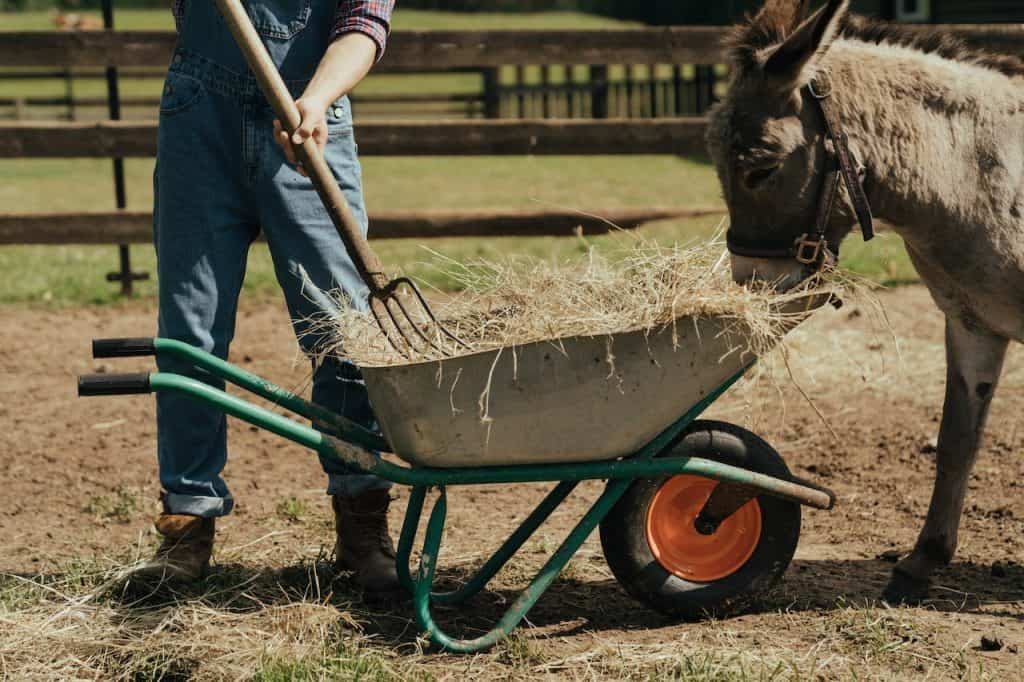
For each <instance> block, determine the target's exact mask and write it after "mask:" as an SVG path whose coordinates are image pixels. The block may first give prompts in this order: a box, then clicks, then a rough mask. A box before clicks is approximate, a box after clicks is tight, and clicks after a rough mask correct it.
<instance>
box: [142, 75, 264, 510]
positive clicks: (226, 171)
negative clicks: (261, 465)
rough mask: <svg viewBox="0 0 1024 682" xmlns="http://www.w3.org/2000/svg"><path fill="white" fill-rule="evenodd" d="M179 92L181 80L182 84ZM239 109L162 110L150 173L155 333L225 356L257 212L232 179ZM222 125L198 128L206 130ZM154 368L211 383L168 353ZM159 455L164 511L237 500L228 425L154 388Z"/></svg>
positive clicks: (225, 506)
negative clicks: (230, 482) (229, 468)
mask: <svg viewBox="0 0 1024 682" xmlns="http://www.w3.org/2000/svg"><path fill="white" fill-rule="evenodd" d="M179 85H181V86H182V87H181V88H180V89H182V90H183V89H184V85H182V84H180V83H179ZM237 109H238V107H237V105H234V104H233V103H231V102H223V101H221V100H220V99H219V98H218V97H216V96H215V95H214V94H213V93H206V94H204V95H202V96H200V97H198V98H196V100H195V102H194V103H193V104H192V105H191V106H189V107H188V108H187V109H184V110H181V111H176V112H175V113H174V114H173V115H170V114H168V115H163V114H162V115H161V121H160V133H159V134H160V155H159V158H158V167H157V173H156V174H155V176H154V184H155V188H154V189H155V196H156V201H155V206H154V240H155V245H156V251H157V268H158V275H159V284H160V315H159V334H160V336H162V337H166V338H170V339H176V340H178V341H183V342H185V343H189V344H192V345H194V346H196V347H198V348H201V349H203V350H205V351H207V352H210V353H213V354H215V355H217V356H218V357H220V358H226V357H227V354H228V347H229V345H230V343H231V339H232V337H233V336H234V329H235V315H236V311H237V305H238V295H239V291H240V290H241V287H242V280H243V278H244V275H245V266H246V257H247V253H248V249H249V245H250V244H251V242H252V241H253V239H254V238H255V236H256V226H255V225H256V223H255V216H247V213H248V212H247V208H246V202H245V198H244V195H243V193H242V191H241V188H240V186H238V183H237V180H236V179H235V177H234V169H233V168H232V167H231V166H232V164H231V163H225V161H224V159H225V158H228V159H230V158H231V156H232V150H234V149H237V148H239V147H240V146H241V143H240V140H239V139H236V138H240V132H241V131H240V130H239V126H238V125H237V118H238V117H237V113H236V112H237ZM211 127H212V128H213V129H215V130H221V131H224V132H223V133H221V134H219V135H217V136H211V135H208V134H205V133H204V131H207V130H209V129H210V128H211ZM157 365H158V367H159V369H160V371H161V372H174V373H177V374H183V375H185V376H190V377H193V378H195V379H198V380H200V381H205V382H206V383H208V384H210V385H212V386H214V387H216V388H223V386H224V382H223V381H219V380H215V379H214V378H213V377H211V376H209V375H208V374H206V373H204V372H201V371H198V370H196V369H195V368H193V367H192V366H191V365H189V364H187V363H184V362H181V361H179V360H176V359H174V358H168V357H163V356H161V357H159V358H158V360H157ZM156 403H157V454H158V460H159V465H160V483H161V485H162V486H163V488H164V491H165V493H166V494H165V496H164V508H165V511H167V512H169V513H173V514H190V515H194V516H202V517H216V516H223V515H226V514H228V513H230V511H231V509H232V507H233V506H234V501H233V499H232V497H231V493H230V492H229V490H228V487H227V485H226V484H225V482H224V480H223V478H222V477H221V471H222V470H223V469H224V465H225V463H226V461H227V423H226V419H225V417H224V414H223V413H222V412H220V411H219V410H217V409H215V408H213V407H211V406H208V405H205V404H203V403H200V402H197V401H195V400H192V399H190V398H187V397H185V396H180V395H176V394H172V393H164V392H160V393H158V394H157V398H156Z"/></svg>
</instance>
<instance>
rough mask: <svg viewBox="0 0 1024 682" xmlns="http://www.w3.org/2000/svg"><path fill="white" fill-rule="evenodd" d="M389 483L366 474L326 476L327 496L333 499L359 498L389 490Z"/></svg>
mask: <svg viewBox="0 0 1024 682" xmlns="http://www.w3.org/2000/svg"><path fill="white" fill-rule="evenodd" d="M390 489H391V481H386V480H384V479H383V478H379V477H377V476H371V475H368V474H328V475H327V494H328V495H332V496H335V497H359V496H360V495H362V494H364V493H368V492H372V491H375V490H390Z"/></svg>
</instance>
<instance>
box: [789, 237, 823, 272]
mask: <svg viewBox="0 0 1024 682" xmlns="http://www.w3.org/2000/svg"><path fill="white" fill-rule="evenodd" d="M793 250H794V253H793V257H794V258H796V262H798V263H800V264H801V265H820V264H821V263H822V256H823V255H824V254H825V252H826V251H827V250H828V241H827V240H826V239H825V238H824V237H821V236H817V237H812V236H811V235H809V234H806V233H805V234H802V235H800V236H799V237H797V239H796V241H795V242H793Z"/></svg>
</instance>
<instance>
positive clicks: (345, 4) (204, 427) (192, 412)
mask: <svg viewBox="0 0 1024 682" xmlns="http://www.w3.org/2000/svg"><path fill="white" fill-rule="evenodd" d="M245 5H246V9H247V10H248V12H249V16H250V17H251V18H252V20H253V24H254V25H255V27H256V30H257V31H258V32H259V34H260V36H261V37H262V39H263V42H264V44H265V45H266V47H267V49H268V51H269V52H270V55H271V57H272V59H273V60H274V62H275V64H276V65H277V67H278V69H279V70H280V71H281V75H282V77H283V78H284V80H285V82H286V83H287V85H288V87H289V88H290V89H291V91H292V95H293V96H295V97H298V98H299V99H298V102H297V103H298V108H299V111H300V113H301V114H302V125H301V127H300V128H299V130H298V131H296V132H295V134H294V138H293V139H289V135H288V133H287V132H284V131H282V130H281V126H280V123H279V122H277V121H275V120H274V116H273V114H272V112H271V110H270V107H269V105H268V104H267V102H266V100H265V98H264V97H263V96H262V95H261V93H260V91H259V88H258V86H257V84H256V81H255V79H254V77H253V76H252V75H251V74H250V73H249V70H248V68H247V66H246V63H245V59H244V58H243V56H242V53H241V51H240V50H239V48H238V47H237V45H236V44H235V42H234V40H233V39H232V37H231V34H230V33H229V31H228V29H227V27H226V26H225V24H224V21H223V20H222V19H221V17H220V16H219V14H218V12H217V9H216V6H215V4H214V2H213V0H175V3H174V16H175V21H176V24H177V28H178V43H177V46H176V48H175V51H174V56H173V59H172V63H171V67H170V71H169V73H168V76H167V81H166V84H165V86H164V92H163V97H162V100H161V106H160V129H159V145H158V152H157V170H156V173H155V176H154V183H155V207H154V215H155V220H154V233H155V244H156V250H157V259H158V271H159V280H160V316H159V332H160V335H161V336H163V337H167V338H172V339H178V340H181V341H185V342H187V343H190V344H193V345H195V346H198V347H200V348H202V349H204V350H206V351H209V352H213V353H215V354H217V355H218V356H220V357H222V358H223V357H226V356H227V354H228V347H229V345H230V343H231V339H232V336H233V334H234V327H235V315H236V310H237V303H238V295H239V291H240V289H241V286H242V280H243V278H244V275H245V266H246V254H247V252H248V249H249V246H250V244H251V243H252V241H253V240H254V239H255V238H256V236H257V234H258V233H259V231H260V230H261V229H262V231H263V233H264V234H265V236H266V239H267V242H268V243H269V246H270V252H271V255H272V257H273V260H274V266H275V270H276V272H277V277H278V280H279V282H280V284H281V288H282V289H283V290H284V295H285V301H286V303H287V305H288V310H289V312H290V314H291V317H292V319H293V320H295V322H294V327H295V333H296V335H297V337H298V339H299V343H300V345H301V346H302V348H303V350H305V351H306V352H307V353H309V354H310V355H312V354H313V352H314V351H315V349H316V347H317V346H318V341H319V340H318V339H317V338H316V336H315V335H312V336H311V335H310V334H309V329H308V328H307V326H306V325H305V324H304V323H303V322H302V320H308V319H310V318H311V317H315V316H316V315H317V314H319V313H321V312H322V309H323V305H317V304H315V303H314V302H313V300H314V299H315V296H311V295H310V293H309V292H308V291H304V290H303V286H302V285H303V280H302V277H301V276H300V272H303V271H304V272H305V273H308V276H309V277H310V278H311V280H312V283H313V284H314V285H316V287H318V288H319V289H322V290H335V289H341V290H342V291H343V292H344V293H345V294H346V295H347V296H348V297H349V299H351V300H352V301H354V305H356V306H360V307H362V306H365V305H366V295H367V291H366V288H365V286H364V285H363V283H362V281H361V280H360V279H359V276H358V274H357V273H356V270H355V268H354V266H353V264H352V262H351V261H350V260H349V258H348V256H347V254H346V252H345V248H344V246H343V245H342V242H341V239H340V237H339V236H338V234H337V232H336V230H335V228H334V226H333V225H332V223H331V221H330V218H329V217H328V215H327V213H326V211H325V209H324V208H323V205H322V204H321V202H320V200H319V198H318V197H317V195H316V193H315V190H314V189H313V186H312V183H311V182H310V181H309V180H308V179H307V178H306V177H305V176H304V173H303V171H302V169H301V168H298V167H296V166H295V156H294V152H293V149H292V146H291V145H292V143H295V144H301V143H302V142H304V141H305V140H306V139H308V138H310V137H312V138H313V139H315V140H316V141H317V142H318V143H319V145H320V148H321V150H322V151H323V152H324V155H325V157H326V160H327V163H328V165H329V166H330V168H331V170H332V171H333V173H334V175H335V178H336V179H337V181H338V183H339V184H340V186H341V188H342V189H343V190H344V193H345V196H346V197H347V199H348V201H349V203H350V204H351V206H352V209H353V211H354V213H355V214H356V216H357V217H358V218H359V219H360V220H361V221H362V223H363V226H364V230H365V229H366V210H365V206H364V202H363V194H362V184H361V182H362V181H361V176H360V166H359V160H358V157H357V154H356V146H355V141H354V138H353V133H352V113H351V108H350V106H349V102H348V98H347V97H346V95H347V93H348V92H350V91H351V90H352V88H354V87H355V86H356V85H357V84H358V83H359V82H360V81H361V80H362V79H363V78H364V77H365V76H366V74H367V73H368V72H369V70H370V68H371V67H372V65H373V64H374V63H375V61H376V60H377V59H379V58H380V56H381V54H382V53H383V51H384V47H385V41H386V39H387V35H388V32H389V28H390V18H391V12H392V10H393V8H394V0H247V2H246V3H245ZM324 305H326V303H325V304H324ZM159 367H160V370H161V371H165V372H176V373H179V374H186V375H190V376H194V377H196V378H198V379H200V380H202V381H206V382H208V383H210V384H211V385H214V386H220V385H222V383H223V382H218V381H215V380H214V379H212V378H211V377H210V376H208V375H205V374H203V373H202V372H197V371H196V370H195V369H193V368H192V367H189V366H188V365H187V364H184V363H182V362H181V361H177V360H174V359H161V360H160V362H159ZM313 400H314V402H316V403H319V404H320V405H323V406H325V407H327V408H329V409H332V410H335V411H337V412H338V413H340V414H343V415H345V416H346V417H348V418H350V419H352V420H354V421H357V422H359V423H361V424H363V425H365V426H372V425H373V422H374V417H373V413H372V411H371V409H370V406H369V401H368V399H367V395H366V389H365V386H364V385H363V383H362V380H361V377H360V374H359V371H358V369H356V368H355V367H354V366H351V365H345V364H342V363H340V362H337V361H331V360H327V361H324V362H322V363H320V364H319V365H318V366H315V367H314V376H313ZM157 426H158V459H159V466H160V483H161V485H162V487H163V490H164V492H163V496H162V499H163V513H162V514H161V515H160V517H159V518H158V519H157V521H156V529H157V531H158V532H159V533H160V534H161V535H162V536H163V543H162V544H161V546H160V548H159V550H158V551H157V555H156V557H155V558H154V560H153V561H152V562H150V563H149V564H147V565H146V566H145V567H143V569H142V570H141V573H142V574H146V575H150V576H157V577H160V578H175V579H197V578H199V577H201V576H202V575H203V573H204V571H205V570H206V568H207V566H208V565H209V561H210V554H211V552H212V549H213V539H214V524H215V519H216V518H217V517H220V516H224V515H226V514H228V513H230V512H231V508H232V506H233V498H232V496H231V494H230V493H229V491H228V487H227V484H226V483H225V482H224V480H223V479H222V478H221V471H222V470H223V468H224V465H225V463H226V461H227V442H226V421H225V418H224V415H223V414H222V413H220V412H218V411H216V410H213V409H211V408H209V407H206V406H204V405H201V404H199V403H197V402H193V401H192V400H190V399H188V398H185V397H180V396H176V395H172V394H169V393H160V394H159V395H158V397H157ZM322 464H323V467H324V470H325V471H326V472H327V474H328V488H327V492H328V494H330V495H331V496H332V498H333V499H332V502H333V507H334V512H335V517H336V523H337V532H338V539H337V561H338V567H339V568H344V569H348V570H352V571H354V574H355V580H356V582H357V583H358V584H359V585H361V586H362V587H363V588H364V589H365V590H367V591H368V592H390V591H393V590H395V589H396V588H397V587H398V581H397V578H396V574H395V565H394V564H395V561H394V548H393V545H392V542H391V538H390V535H389V533H388V528H387V508H388V502H389V494H388V487H389V486H388V484H387V483H386V482H384V481H381V480H380V479H377V478H375V477H372V476H364V475H352V474H351V473H350V472H349V471H347V470H346V469H345V468H344V467H343V466H341V465H339V464H338V463H337V462H335V461H331V460H323V462H322Z"/></svg>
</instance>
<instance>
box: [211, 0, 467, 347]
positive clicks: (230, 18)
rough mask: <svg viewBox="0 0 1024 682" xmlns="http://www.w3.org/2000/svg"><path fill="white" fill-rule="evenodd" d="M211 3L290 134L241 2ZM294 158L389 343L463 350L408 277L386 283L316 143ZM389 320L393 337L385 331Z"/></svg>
mask: <svg viewBox="0 0 1024 682" xmlns="http://www.w3.org/2000/svg"><path fill="white" fill-rule="evenodd" d="M216 2H217V8H218V9H219V10H220V13H221V15H223V17H224V20H225V22H226V23H227V25H228V28H229V29H230V30H231V34H232V35H233V36H234V37H235V41H236V42H237V43H238V46H239V47H240V48H241V50H242V53H243V54H244V55H245V60H246V61H247V62H248V64H249V68H250V69H251V70H252V72H253V75H255V76H256V80H257V82H259V85H260V89H261V90H262V91H263V94H264V95H265V96H266V98H267V100H268V101H269V102H270V106H271V107H272V108H273V110H274V113H275V114H277V118H278V119H279V120H280V121H281V125H282V127H283V128H284V129H285V130H287V131H288V134H289V135H291V134H293V133H294V132H295V129H296V128H298V127H299V124H300V123H301V116H300V114H299V109H298V107H296V106H295V100H293V99H292V95H291V93H290V92H289V91H288V88H287V87H286V86H285V84H284V80H283V79H282V78H281V74H279V73H278V71H277V67H275V66H274V62H273V61H272V60H271V58H270V55H269V54H268V53H267V50H266V48H265V47H264V46H263V42H262V41H261V40H260V37H259V34H258V33H257V32H256V29H255V28H253V25H252V20H251V19H250V18H249V15H248V14H247V13H246V11H245V8H244V7H243V6H242V2H241V0H216ZM295 156H296V158H297V159H298V160H299V162H300V163H301V164H302V167H303V169H304V170H305V171H306V173H307V174H308V175H309V178H310V179H311V180H312V181H313V186H314V187H315V188H316V191H317V194H319V195H320V199H321V201H323V203H324V206H325V207H326V208H327V212H328V213H329V214H330V216H331V222H333V223H334V227H335V228H337V230H338V234H339V235H340V236H341V241H342V242H343V243H344V244H345V248H346V249H348V255H349V257H350V258H351V259H352V262H353V264H355V266H356V270H358V272H359V275H360V277H362V279H363V281H364V282H365V283H366V286H367V287H369V289H370V296H369V304H370V311H371V312H372V314H373V317H374V319H375V320H376V321H377V326H378V327H380V330H381V332H382V333H383V334H384V337H385V338H386V339H387V340H388V343H389V344H390V345H391V346H392V347H393V348H394V349H395V350H396V351H398V352H399V353H400V354H401V355H403V356H404V357H406V358H411V357H412V356H413V355H414V354H418V355H426V354H427V353H428V351H429V349H434V350H435V351H437V352H438V353H440V354H441V355H443V356H449V355H451V352H450V350H449V347H450V344H449V343H447V342H446V340H447V341H449V342H451V343H454V344H456V345H457V346H460V347H462V348H466V344H464V343H463V342H462V341H461V340H459V338H458V337H457V336H455V335H454V334H452V333H451V332H450V331H449V330H448V329H447V328H445V326H444V325H443V324H441V322H440V321H439V320H438V319H437V317H436V316H435V315H434V313H433V311H431V310H430V306H429V305H427V301H426V299H425V298H424V297H423V294H422V293H420V290H419V288H418V287H417V286H416V284H415V283H414V282H413V281H412V280H410V279H409V278H408V277H400V278H398V279H394V280H390V281H389V280H388V278H387V275H385V274H384V272H383V266H382V265H381V262H380V259H379V258H377V254H376V253H374V252H373V249H371V248H370V244H369V243H368V242H367V241H366V238H365V237H364V236H363V231H362V226H361V225H360V224H359V222H358V221H357V220H356V217H355V215H354V214H353V213H352V208H351V207H350V206H349V205H348V201H347V200H346V199H345V195H344V194H343V193H342V191H341V188H339V187H338V183H337V182H335V180H334V176H333V175H332V174H331V170H330V168H328V166H327V162H326V161H325V160H324V157H323V154H321V153H320V147H319V146H318V145H317V143H316V141H315V140H313V139H312V138H310V139H307V140H306V142H305V143H304V144H303V145H302V146H301V147H300V146H298V145H295ZM400 289H407V290H408V291H409V292H411V294H412V297H411V298H412V300H413V302H414V304H415V305H416V306H418V307H419V308H420V309H421V310H422V312H423V326H422V327H421V325H420V324H419V323H417V321H416V319H415V318H414V317H413V316H412V315H411V314H410V312H409V309H408V308H406V306H405V303H403V302H402V299H401V297H400V296H399V290H400ZM386 321H387V322H386ZM388 322H390V328H391V329H392V330H393V332H394V333H392V331H389V325H388Z"/></svg>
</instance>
